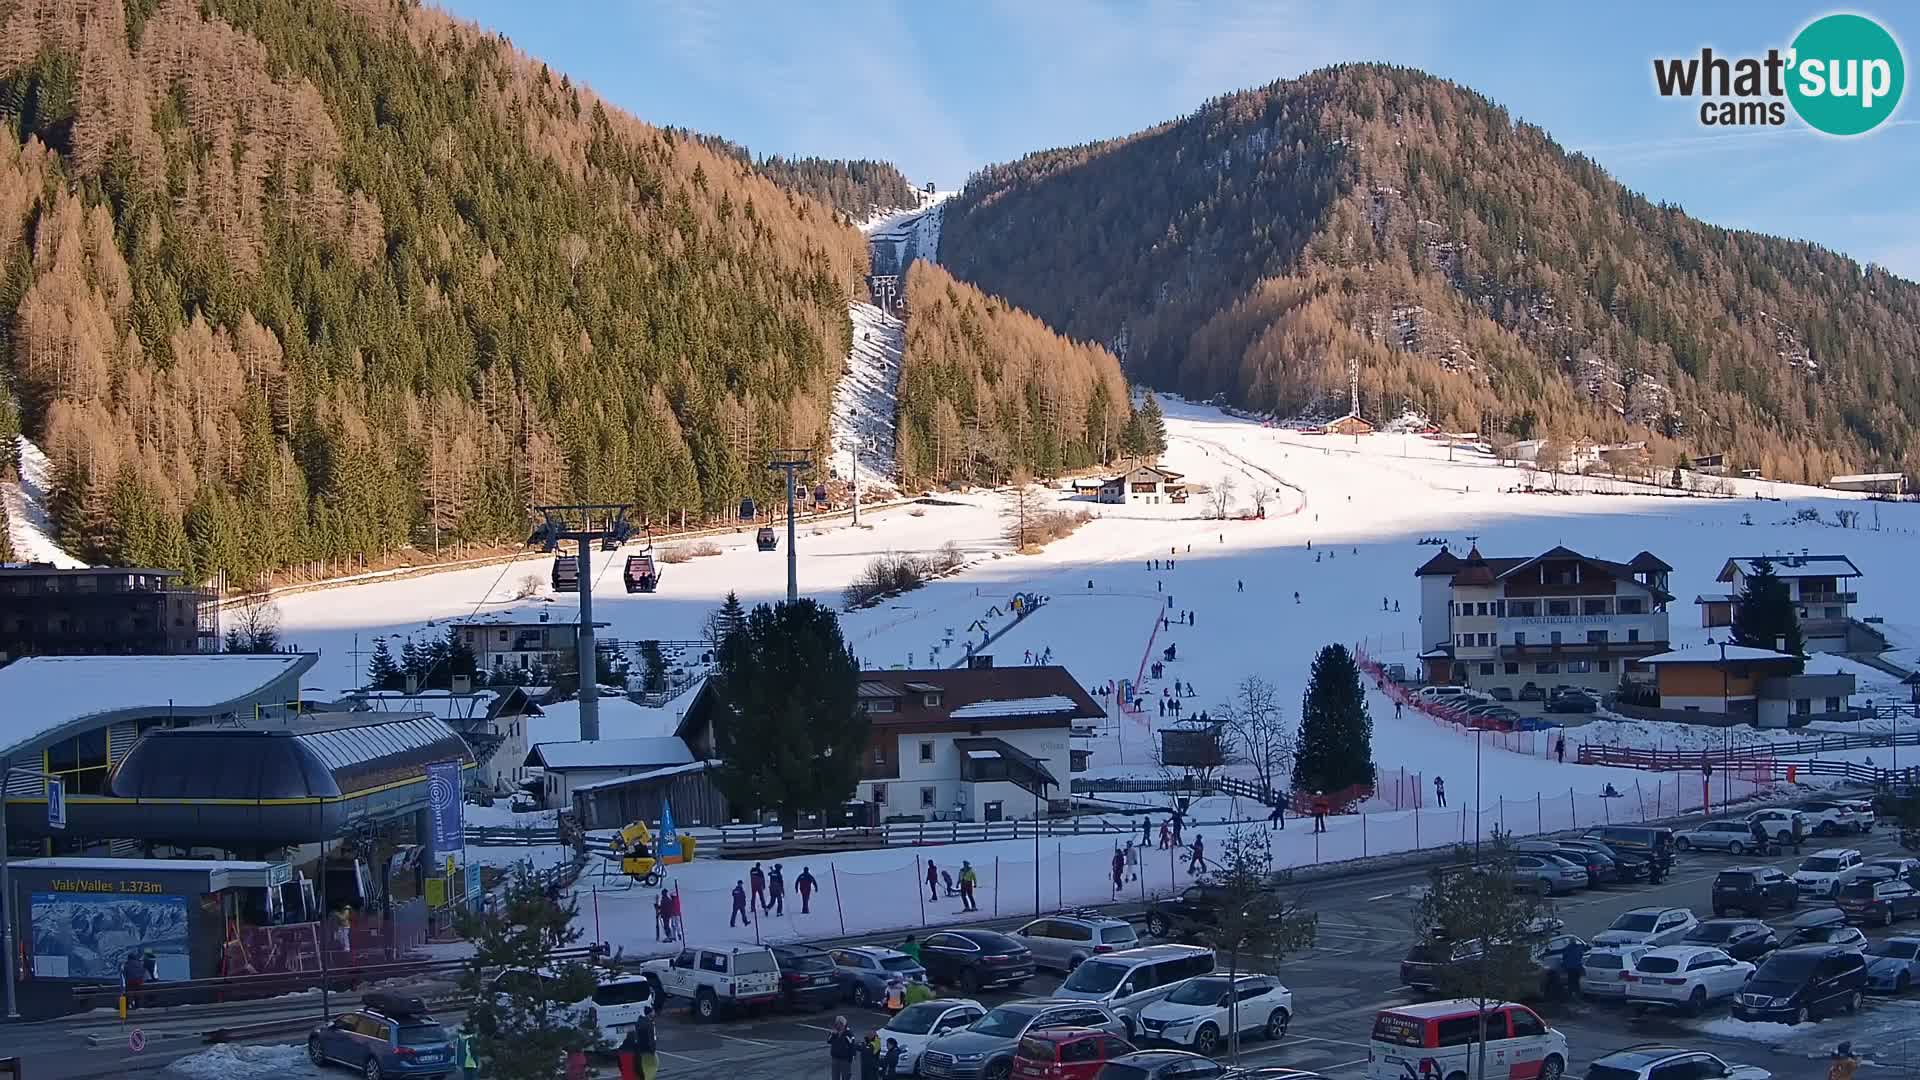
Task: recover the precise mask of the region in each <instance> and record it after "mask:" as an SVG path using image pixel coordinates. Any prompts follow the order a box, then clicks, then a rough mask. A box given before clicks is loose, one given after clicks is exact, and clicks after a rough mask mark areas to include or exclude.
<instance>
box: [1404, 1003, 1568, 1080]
mask: <svg viewBox="0 0 1920 1080" xmlns="http://www.w3.org/2000/svg"><path fill="white" fill-rule="evenodd" d="M1479 1033H1480V1009H1479V1007H1478V1006H1476V1005H1475V1004H1474V1003H1473V1002H1472V1001H1470V1000H1468V999H1466V998H1454V999H1452V1000H1450V1001H1429V1002H1425V1003H1423V1004H1419V1005H1408V1006H1405V1007H1403V1008H1398V1009H1382V1010H1380V1012H1379V1014H1378V1015H1376V1016H1375V1017H1374V1018H1373V1040H1372V1042H1371V1043H1369V1044H1368V1046H1367V1080H1407V1078H1409V1077H1418V1078H1419V1080H1467V1077H1468V1075H1470V1073H1471V1072H1472V1070H1471V1068H1470V1066H1469V1062H1468V1055H1469V1052H1470V1051H1471V1050H1472V1049H1473V1044H1474V1041H1475V1040H1476V1039H1477V1038H1478V1037H1479ZM1566 1069H1567V1037H1566V1036H1565V1035H1562V1034H1561V1033H1560V1032H1559V1031H1556V1030H1555V1029H1553V1028H1551V1027H1548V1026H1547V1022H1546V1021H1545V1020H1542V1019H1540V1016H1539V1014H1538V1013H1535V1012H1534V1011H1533V1010H1532V1009H1529V1008H1527V1007H1526V1006H1525V1005H1515V1004H1512V1003H1511V1002H1502V1003H1498V1004H1489V1005H1488V1006H1487V1077H1488V1078H1489V1080H1560V1077H1561V1074H1563V1073H1564V1072H1566Z"/></svg>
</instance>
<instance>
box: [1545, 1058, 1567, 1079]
mask: <svg viewBox="0 0 1920 1080" xmlns="http://www.w3.org/2000/svg"><path fill="white" fill-rule="evenodd" d="M1566 1071H1567V1063H1566V1062H1564V1061H1561V1060H1560V1055H1559V1054H1548V1055H1547V1060H1545V1061H1543V1062H1541V1063H1540V1080H1560V1074H1561V1073H1563V1072H1566Z"/></svg>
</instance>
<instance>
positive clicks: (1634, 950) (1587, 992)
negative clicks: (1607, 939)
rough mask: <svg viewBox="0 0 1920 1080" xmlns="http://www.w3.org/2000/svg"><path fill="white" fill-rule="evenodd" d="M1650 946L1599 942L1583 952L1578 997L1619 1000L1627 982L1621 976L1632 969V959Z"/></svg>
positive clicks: (1624, 992)
mask: <svg viewBox="0 0 1920 1080" xmlns="http://www.w3.org/2000/svg"><path fill="white" fill-rule="evenodd" d="M1649 948H1650V946H1646V945H1602V946H1600V947H1598V948H1595V949H1593V950H1592V951H1590V952H1588V953H1587V956H1586V972H1585V974H1583V975H1581V977H1580V994H1581V996H1582V997H1589V998H1596V999H1607V1000H1620V999H1623V998H1625V997H1626V996H1627V984H1626V982H1625V981H1624V979H1623V976H1624V975H1626V973H1627V972H1629V971H1632V970H1633V962H1634V961H1635V960H1638V959H1640V957H1641V955H1642V954H1644V953H1645V952H1646V951H1647V950H1648V949H1649Z"/></svg>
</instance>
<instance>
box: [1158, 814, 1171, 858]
mask: <svg viewBox="0 0 1920 1080" xmlns="http://www.w3.org/2000/svg"><path fill="white" fill-rule="evenodd" d="M1172 846H1173V819H1171V818H1169V819H1167V820H1166V821H1163V822H1161V823H1160V850H1161V851H1165V850H1167V849H1168V848H1170V847H1172Z"/></svg>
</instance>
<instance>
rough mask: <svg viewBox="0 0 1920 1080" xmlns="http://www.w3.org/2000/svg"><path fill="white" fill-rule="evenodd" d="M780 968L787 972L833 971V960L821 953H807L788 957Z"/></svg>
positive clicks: (781, 963)
mask: <svg viewBox="0 0 1920 1080" xmlns="http://www.w3.org/2000/svg"><path fill="white" fill-rule="evenodd" d="M780 967H781V969H782V970H785V971H813V972H820V971H832V970H833V958H832V957H830V956H826V955H824V954H820V953H806V954H803V955H800V956H789V957H787V958H786V959H785V960H782V961H780Z"/></svg>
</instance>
